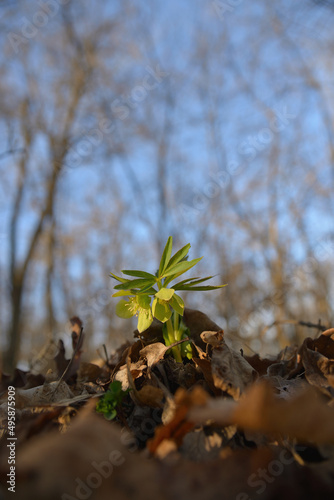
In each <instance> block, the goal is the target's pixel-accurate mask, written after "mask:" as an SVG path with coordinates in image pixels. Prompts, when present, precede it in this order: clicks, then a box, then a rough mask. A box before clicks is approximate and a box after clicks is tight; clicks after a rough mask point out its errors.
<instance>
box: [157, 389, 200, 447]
mask: <svg viewBox="0 0 334 500" xmlns="http://www.w3.org/2000/svg"><path fill="white" fill-rule="evenodd" d="M207 399H208V394H207V393H206V392H205V391H204V389H202V388H201V387H195V388H194V389H193V390H192V391H191V392H187V391H185V390H184V389H178V390H177V392H176V393H175V398H174V402H175V410H174V415H173V418H172V420H171V421H169V422H168V424H166V425H161V426H159V427H157V429H156V430H155V435H154V438H153V439H150V440H149V441H148V443H147V448H148V450H149V451H150V452H151V453H155V452H156V451H157V449H158V447H159V445H160V444H161V443H162V442H163V441H164V440H165V439H168V440H174V441H175V443H176V444H177V446H180V445H181V443H182V440H183V437H184V436H185V435H186V434H187V433H188V432H189V431H191V430H192V429H193V428H194V424H193V423H192V422H190V421H189V420H188V419H187V414H188V412H189V409H190V408H192V407H194V406H203V405H205V403H206V401H207Z"/></svg>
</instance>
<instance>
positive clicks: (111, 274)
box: [110, 273, 127, 283]
mask: <svg viewBox="0 0 334 500" xmlns="http://www.w3.org/2000/svg"><path fill="white" fill-rule="evenodd" d="M110 276H111V277H112V278H114V279H115V280H117V281H119V282H120V283H125V282H126V281H127V280H126V279H125V278H121V277H120V276H116V274H113V273H110Z"/></svg>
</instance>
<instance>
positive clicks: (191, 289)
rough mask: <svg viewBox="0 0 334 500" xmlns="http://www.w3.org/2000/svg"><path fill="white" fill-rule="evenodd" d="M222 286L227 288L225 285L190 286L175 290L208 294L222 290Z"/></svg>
mask: <svg viewBox="0 0 334 500" xmlns="http://www.w3.org/2000/svg"><path fill="white" fill-rule="evenodd" d="M224 286H227V283H226V284H225V285H217V286H210V285H207V286H190V285H184V286H181V287H178V288H177V290H188V291H189V292H195V291H202V292H208V291H210V290H218V288H223V287H224Z"/></svg>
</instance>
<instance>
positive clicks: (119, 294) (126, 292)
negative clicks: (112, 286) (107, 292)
mask: <svg viewBox="0 0 334 500" xmlns="http://www.w3.org/2000/svg"><path fill="white" fill-rule="evenodd" d="M126 295H134V294H133V293H131V290H120V291H119V292H115V293H113V294H112V297H125V296H126Z"/></svg>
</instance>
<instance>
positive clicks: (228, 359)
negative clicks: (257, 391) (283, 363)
mask: <svg viewBox="0 0 334 500" xmlns="http://www.w3.org/2000/svg"><path fill="white" fill-rule="evenodd" d="M201 338H202V339H203V341H204V342H205V343H207V344H209V345H211V346H212V356H211V369H212V379H213V383H214V385H215V387H217V388H218V389H221V390H222V391H223V392H226V393H227V394H229V395H230V396H232V397H233V398H234V399H239V398H240V396H241V394H243V392H244V391H245V389H246V388H247V387H248V386H249V385H250V384H251V383H253V382H254V380H255V379H256V378H257V376H258V374H257V372H256V371H255V370H254V368H253V367H252V366H251V365H250V364H249V363H248V362H247V361H246V359H245V358H244V357H243V356H241V354H239V353H238V352H236V351H234V350H233V349H230V348H229V347H228V345H227V344H226V343H225V341H224V338H223V335H222V333H221V332H203V333H202V334H201Z"/></svg>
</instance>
